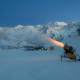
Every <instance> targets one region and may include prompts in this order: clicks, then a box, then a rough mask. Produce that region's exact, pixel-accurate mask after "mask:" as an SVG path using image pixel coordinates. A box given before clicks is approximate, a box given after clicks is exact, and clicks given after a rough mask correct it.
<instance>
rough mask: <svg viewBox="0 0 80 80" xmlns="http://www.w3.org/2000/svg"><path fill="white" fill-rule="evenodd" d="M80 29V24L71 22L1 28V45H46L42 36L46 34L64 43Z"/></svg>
mask: <svg viewBox="0 0 80 80" xmlns="http://www.w3.org/2000/svg"><path fill="white" fill-rule="evenodd" d="M79 27H80V22H71V23H69V24H67V23H64V22H55V23H53V22H50V23H49V24H47V25H45V26H42V25H37V26H22V25H18V26H16V27H14V28H9V27H5V28H2V27H0V45H11V46H16V44H19V45H21V46H22V45H24V44H26V45H27V43H30V44H32V43H34V44H37V43H40V44H41V43H42V42H43V43H44V39H42V38H43V37H42V34H46V35H47V36H49V37H52V38H54V39H56V40H58V41H62V40H63V39H65V38H66V37H68V36H70V35H72V34H73V33H74V32H75V31H76V30H77V28H79ZM40 39H42V40H40ZM40 41H41V42H40ZM45 41H46V40H45ZM40 44H39V45H40Z"/></svg>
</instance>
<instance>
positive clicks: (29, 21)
mask: <svg viewBox="0 0 80 80" xmlns="http://www.w3.org/2000/svg"><path fill="white" fill-rule="evenodd" d="M56 21H58V22H66V23H69V22H72V21H77V22H79V21H80V0H0V27H15V26H17V25H23V26H27V25H33V26H36V25H46V24H48V23H49V22H56Z"/></svg>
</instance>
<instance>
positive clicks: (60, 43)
mask: <svg viewBox="0 0 80 80" xmlns="http://www.w3.org/2000/svg"><path fill="white" fill-rule="evenodd" d="M49 40H50V41H51V42H52V43H54V44H55V45H57V46H60V47H64V44H63V43H62V42H59V41H56V40H55V39H52V38H49Z"/></svg>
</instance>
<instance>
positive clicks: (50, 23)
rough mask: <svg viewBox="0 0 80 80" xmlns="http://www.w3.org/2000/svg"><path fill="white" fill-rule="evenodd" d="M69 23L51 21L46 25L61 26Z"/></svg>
mask: <svg viewBox="0 0 80 80" xmlns="http://www.w3.org/2000/svg"><path fill="white" fill-rule="evenodd" d="M65 25H67V23H65V22H49V23H48V24H47V25H46V26H48V27H61V26H65Z"/></svg>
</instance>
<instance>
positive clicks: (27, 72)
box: [0, 22, 80, 80]
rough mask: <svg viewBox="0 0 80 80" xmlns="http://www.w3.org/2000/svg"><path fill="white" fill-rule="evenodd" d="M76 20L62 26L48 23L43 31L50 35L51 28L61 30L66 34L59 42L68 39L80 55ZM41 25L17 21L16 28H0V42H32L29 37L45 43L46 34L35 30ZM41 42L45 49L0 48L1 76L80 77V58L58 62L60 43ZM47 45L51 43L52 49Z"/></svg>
mask: <svg viewBox="0 0 80 80" xmlns="http://www.w3.org/2000/svg"><path fill="white" fill-rule="evenodd" d="M79 24H80V23H79ZM79 24H78V23H75V22H72V23H70V24H68V25H67V26H64V27H63V26H61V27H54V28H51V27H49V29H48V30H47V33H46V34H48V35H49V34H50V30H52V31H53V32H54V33H55V37H57V36H59V35H60V33H61V34H62V36H64V37H65V38H64V39H63V40H62V43H64V44H66V43H67V44H68V45H69V46H72V47H73V48H74V49H75V48H76V54H79V55H80V36H78V33H77V31H76V30H77V28H78V27H77V25H78V26H79ZM19 27H20V28H19ZM42 28H43V26H40V25H38V26H36V28H35V27H33V26H25V27H24V26H21V25H19V26H17V27H16V30H15V29H14V28H11V29H10V28H8V29H7V28H5V29H4V30H3V29H2V28H1V29H0V31H1V33H0V45H2V44H3V45H10V44H12V45H16V44H18V42H20V43H21V45H22V44H25V45H31V44H29V43H27V41H30V40H31V41H33V43H34V42H37V43H39V44H41V43H42V42H43V43H48V42H49V40H48V41H47V36H45V35H42V34H41V33H40V32H38V30H41V29H42ZM37 29H38V30H37ZM5 33H6V35H5ZM9 33H10V34H9ZM25 34H26V35H25ZM3 35H4V37H3ZM10 35H11V36H10ZM69 35H70V36H69ZM14 36H15V37H14ZM20 37H21V38H20ZM16 38H18V39H16ZM21 40H22V41H21ZM8 41H9V42H8ZM25 41H26V42H25ZM44 46H45V47H47V48H48V50H38V51H25V49H24V48H20V49H5V50H4V49H0V80H80V62H79V61H77V62H75V61H71V62H69V61H70V59H68V58H66V59H65V58H64V59H63V61H62V62H61V59H60V56H61V55H62V54H63V52H64V50H63V48H62V47H58V46H55V45H54V44H46V45H44ZM49 46H54V50H52V51H50V50H49V48H50V47H49Z"/></svg>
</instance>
